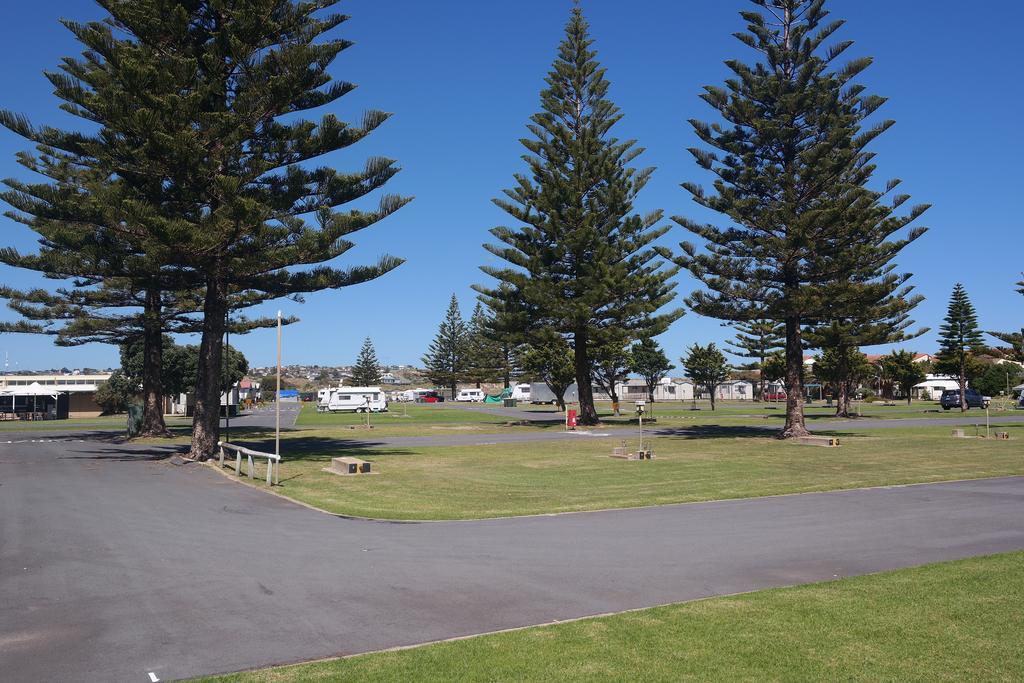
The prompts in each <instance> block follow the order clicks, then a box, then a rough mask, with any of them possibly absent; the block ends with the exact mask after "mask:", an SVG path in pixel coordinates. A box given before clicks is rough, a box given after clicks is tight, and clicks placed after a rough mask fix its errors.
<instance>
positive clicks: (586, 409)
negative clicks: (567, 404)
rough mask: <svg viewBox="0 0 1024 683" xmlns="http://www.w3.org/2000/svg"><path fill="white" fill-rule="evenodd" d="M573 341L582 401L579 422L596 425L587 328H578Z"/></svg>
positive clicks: (578, 393)
mask: <svg viewBox="0 0 1024 683" xmlns="http://www.w3.org/2000/svg"><path fill="white" fill-rule="evenodd" d="M573 342H574V343H575V347H576V348H575V353H574V354H573V356H574V358H575V361H576V393H577V395H578V396H579V402H580V414H579V416H578V417H577V424H581V425H596V424H597V409H596V408H595V407H594V389H593V387H592V386H591V377H590V356H589V355H588V351H589V350H588V348H587V343H588V339H587V331H586V330H585V329H580V330H577V331H576V334H575V335H574V337H573Z"/></svg>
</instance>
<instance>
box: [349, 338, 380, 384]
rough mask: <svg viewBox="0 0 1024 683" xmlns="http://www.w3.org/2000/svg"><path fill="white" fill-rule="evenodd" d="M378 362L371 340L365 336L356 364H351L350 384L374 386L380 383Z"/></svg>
mask: <svg viewBox="0 0 1024 683" xmlns="http://www.w3.org/2000/svg"><path fill="white" fill-rule="evenodd" d="M380 378H381V372H380V362H379V361H378V360H377V352H376V351H375V350H374V349H373V342H372V341H370V338H369V337H367V338H366V340H365V341H364V342H363V348H361V349H360V350H359V356H358V357H357V358H356V364H355V365H353V366H352V384H353V385H354V386H357V387H374V386H377V385H378V384H380Z"/></svg>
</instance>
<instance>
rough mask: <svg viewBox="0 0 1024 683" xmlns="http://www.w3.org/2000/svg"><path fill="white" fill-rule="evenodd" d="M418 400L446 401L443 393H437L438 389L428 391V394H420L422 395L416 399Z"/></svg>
mask: <svg viewBox="0 0 1024 683" xmlns="http://www.w3.org/2000/svg"><path fill="white" fill-rule="evenodd" d="M416 402H417V403H444V396H442V395H441V394H439V393H437V392H436V391H431V392H429V393H426V394H420V396H419V397H418V398H417V399H416Z"/></svg>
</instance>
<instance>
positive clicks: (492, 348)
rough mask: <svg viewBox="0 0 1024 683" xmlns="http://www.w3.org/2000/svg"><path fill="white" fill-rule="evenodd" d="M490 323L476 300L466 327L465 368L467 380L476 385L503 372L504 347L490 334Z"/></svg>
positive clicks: (483, 309)
mask: <svg viewBox="0 0 1024 683" xmlns="http://www.w3.org/2000/svg"><path fill="white" fill-rule="evenodd" d="M490 325H491V320H490V316H489V315H488V314H487V310H486V309H485V308H484V305H483V303H481V302H479V301H478V302H477V304H476V306H475V307H474V308H473V315H471V316H470V317H469V325H468V326H467V328H466V370H467V372H468V379H469V381H471V382H474V383H475V384H476V385H477V387H479V386H480V385H481V384H482V383H483V382H494V381H497V380H498V379H501V378H502V377H503V376H504V372H505V364H506V361H507V359H506V358H505V349H504V347H503V346H502V344H501V343H500V342H499V341H496V340H495V339H494V338H493V337H492V336H491V334H490V331H489V330H490ZM505 386H506V387H507V386H508V385H507V384H506V385H505Z"/></svg>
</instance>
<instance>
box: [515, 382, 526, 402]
mask: <svg viewBox="0 0 1024 683" xmlns="http://www.w3.org/2000/svg"><path fill="white" fill-rule="evenodd" d="M512 398H514V399H515V400H517V401H529V400H530V385H529V384H517V385H515V386H514V387H512Z"/></svg>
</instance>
